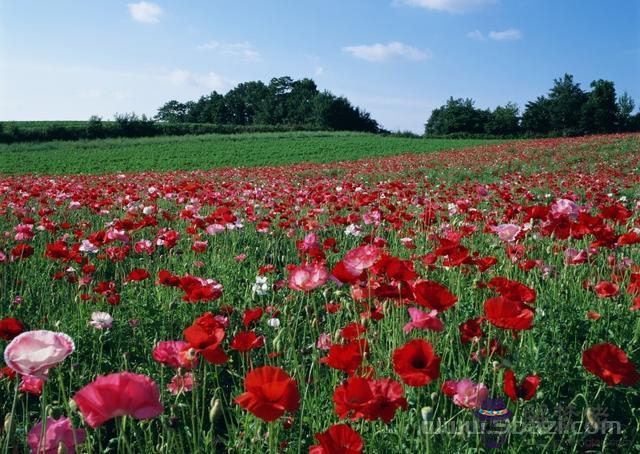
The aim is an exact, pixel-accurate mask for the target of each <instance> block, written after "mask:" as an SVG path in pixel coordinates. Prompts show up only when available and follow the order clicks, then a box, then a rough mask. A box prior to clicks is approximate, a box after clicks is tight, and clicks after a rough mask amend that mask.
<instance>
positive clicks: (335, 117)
mask: <svg viewBox="0 0 640 454" xmlns="http://www.w3.org/2000/svg"><path fill="white" fill-rule="evenodd" d="M155 119H156V120H158V121H161V122H167V123H208V124H209V123H210V124H229V125H239V126H248V125H270V126H305V127H308V128H310V129H325V130H334V131H363V132H374V133H376V132H380V128H379V126H378V123H377V122H376V121H375V120H374V119H373V118H371V115H370V114H369V113H368V112H366V111H364V110H362V109H360V108H359V107H356V106H353V105H352V104H351V102H350V101H349V100H348V99H347V98H345V97H342V96H335V95H333V94H332V93H330V92H329V91H326V90H325V91H322V92H321V91H319V90H318V87H317V86H316V83H315V82H314V81H313V80H312V79H308V78H304V79H300V80H294V79H292V78H291V77H288V76H285V77H274V78H273V79H271V81H270V82H269V84H268V85H267V84H265V83H264V82H262V81H251V82H243V83H241V84H238V85H237V86H236V87H234V88H233V89H232V90H229V91H228V92H227V93H226V94H225V95H222V94H220V93H218V92H216V91H214V92H213V93H211V94H210V95H208V96H201V97H200V99H198V100H197V101H188V102H185V103H181V102H178V101H176V100H171V101H169V102H167V103H166V104H164V105H163V106H162V107H160V109H158V113H157V114H156V116H155Z"/></svg>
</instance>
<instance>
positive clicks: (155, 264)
mask: <svg viewBox="0 0 640 454" xmlns="http://www.w3.org/2000/svg"><path fill="white" fill-rule="evenodd" d="M278 137H280V135H270V136H263V135H261V136H255V137H237V138H233V137H210V138H208V139H207V140H203V139H202V138H201V137H197V138H188V139H186V140H185V141H181V140H171V141H166V140H164V139H163V140H157V139H148V140H141V141H123V142H120V141H113V142H112V141H109V142H103V143H101V144H97V145H95V148H93V151H92V149H87V150H86V152H85V151H82V148H79V147H82V146H94V145H93V143H92V144H75V147H76V148H73V145H71V146H69V144H55V147H56V148H54V149H47V147H44V148H42V149H38V147H35V146H34V147H32V148H30V149H24V148H15V149H13V151H11V149H10V148H5V149H3V151H2V155H1V156H2V158H3V164H2V165H3V166H6V163H5V162H4V157H5V156H9V157H12V156H13V157H12V158H11V159H13V160H12V166H13V170H12V172H13V173H19V172H29V171H31V172H44V173H47V174H48V173H60V174H61V175H58V176H55V175H54V176H51V175H42V176H40V175H33V174H31V175H3V176H0V231H2V232H4V234H3V235H0V314H1V315H0V350H4V352H5V355H4V357H5V360H6V361H7V366H8V367H4V366H5V364H2V363H0V416H2V417H3V418H4V424H3V429H0V452H1V453H2V454H7V453H13V452H20V453H21V452H27V450H28V449H29V447H30V448H31V450H32V452H38V451H42V449H40V450H38V443H39V440H40V443H41V448H42V443H43V442H44V443H45V444H46V445H45V446H44V447H45V448H46V452H47V453H55V452H71V449H70V448H71V447H72V446H73V445H77V446H78V452H91V453H94V452H95V453H98V452H100V453H115V452H117V453H142V452H144V453H147V452H149V453H151V452H171V453H183V452H193V453H213V452H216V453H226V452H233V453H273V454H276V453H296V454H297V453H304V454H306V453H308V452H311V453H312V454H333V453H348V454H359V453H361V452H365V453H367V454H396V453H398V454H399V453H476V452H508V453H513V454H516V453H518V454H520V453H536V454H537V453H547V452H559V453H560V452H562V453H565V452H569V453H583V452H625V453H626V452H639V451H640V409H639V408H640V407H639V404H640V388H639V386H638V385H639V384H640V373H639V372H638V366H639V365H640V265H639V264H640V247H638V245H639V244H640V164H639V163H640V136H638V135H626V136H622V135H618V136H599V137H583V138H573V139H545V140H538V141H516V142H511V143H507V144H497V145H482V146H476V147H472V148H466V149H453V148H455V147H454V145H453V144H455V146H462V145H464V144H465V143H464V142H449V141H447V142H433V141H421V140H416V141H413V140H409V141H402V140H397V139H390V138H389V139H385V138H379V137H372V136H366V135H353V134H333V135H330V136H328V138H327V137H323V136H318V135H314V134H293V135H284V136H283V138H282V139H281V140H278V139H277V138H278ZM118 143H122V144H123V148H122V149H120V148H118V146H117V144H118ZM154 144H155V145H157V146H155V147H154ZM180 144H182V145H183V148H181V149H180V147H179V146H178V145H180ZM467 144H468V143H467ZM214 145H217V146H218V147H217V148H216V147H215V146H214ZM329 145H331V146H329ZM50 147H51V146H50ZM58 147H59V148H58ZM394 147H395V148H394ZM439 148H440V150H439V151H438V149H439ZM217 150H220V151H217ZM252 150H253V153H252ZM256 150H258V151H256ZM261 150H266V151H261ZM406 150H413V151H415V152H417V151H420V150H422V151H430V152H429V153H409V154H404V155H394V156H385V157H383V155H391V154H394V153H396V152H398V151H406ZM30 153H33V155H32V158H31V160H27V158H26V157H28V156H31V155H30ZM155 153H158V155H157V156H156V154H155ZM262 153H264V154H262ZM191 154H193V156H191ZM110 155H114V156H115V157H116V158H117V160H116V161H111V160H110V159H109V156H110ZM371 155H375V156H379V157H376V158H370V159H361V160H356V161H353V160H351V161H343V162H329V161H331V160H335V159H354V158H357V157H363V156H371ZM127 157H128V158H129V161H127V160H126V158H127ZM160 157H163V159H160ZM216 157H217V160H216ZM299 161H317V162H316V163H310V162H304V163H300V162H299ZM127 162H129V163H128V164H127ZM274 162H280V163H282V162H291V163H293V162H298V163H297V164H289V165H285V166H277V167H275V166H271V167H257V168H251V167H241V168H221V169H212V170H193V171H171V172H159V171H157V170H159V169H174V168H192V167H202V168H205V167H213V166H216V165H227V166H229V165H248V164H250V163H262V164H264V163H274ZM154 166H156V168H155V170H156V171H154V172H141V173H130V174H126V175H114V174H106V175H78V174H75V175H73V174H71V173H72V172H95V173H107V172H110V171H114V170H134V169H137V170H141V169H145V170H148V169H150V168H152V167H154ZM65 171H66V172H68V174H62V173H63V172H65ZM35 330H48V331H50V333H45V334H34V333H33V332H32V331H35ZM21 332H24V333H23V334H21V335H19V333H21ZM55 333H57V334H55ZM59 333H64V335H63V334H59ZM16 336H17V337H16ZM36 336H42V337H38V338H37V339H39V340H37V341H36V340H34V339H36ZM67 336H68V337H67ZM69 337H70V338H71V339H72V340H73V342H74V346H73V347H72V346H71V344H70V342H69ZM44 378H46V380H45V379H44ZM486 398H492V399H499V400H501V402H497V401H495V404H496V406H494V407H493V408H492V407H489V406H488V405H489V404H488V403H487V402H489V401H488V399H486ZM481 410H482V411H484V410H496V411H502V415H501V416H504V415H506V418H507V422H504V421H503V424H504V425H503V426H502V429H501V430H503V431H504V433H503V435H500V436H499V435H497V434H496V433H495V431H496V430H497V429H496V427H495V426H486V425H485V426H481V425H480V424H479V422H480V421H481V420H482V418H485V419H486V418H489V417H488V416H487V417H485V416H482V415H483V414H482V413H480V411H481ZM481 416H482V417H481ZM67 418H68V419H67ZM39 421H47V423H46V424H47V427H51V428H52V429H53V428H55V429H56V430H51V431H49V432H47V431H46V430H45V429H43V427H42V425H38V423H39ZM71 425H73V427H74V428H75V431H74V430H72V427H71ZM491 427H493V429H491ZM491 430H493V431H494V433H493V434H492V433H491ZM50 432H51V433H50ZM494 442H495V443H498V444H499V445H500V446H501V448H500V450H499V451H492V450H491V449H490V448H489V446H491V443H494ZM336 444H337V445H338V446H342V447H343V448H345V449H344V450H339V449H337V448H336V447H335V446H336ZM60 446H62V447H60ZM314 446H315V448H314ZM332 446H333V447H332ZM346 447H349V448H350V449H349V450H347V449H346ZM310 449H311V451H310Z"/></svg>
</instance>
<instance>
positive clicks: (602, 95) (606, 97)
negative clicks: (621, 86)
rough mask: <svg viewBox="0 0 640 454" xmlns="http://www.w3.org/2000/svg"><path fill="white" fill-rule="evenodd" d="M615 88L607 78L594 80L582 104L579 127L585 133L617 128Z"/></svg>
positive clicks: (617, 109)
mask: <svg viewBox="0 0 640 454" xmlns="http://www.w3.org/2000/svg"><path fill="white" fill-rule="evenodd" d="M618 117H619V108H618V103H617V101H616V88H615V85H614V84H613V82H611V81H609V80H603V79H599V80H594V81H593V82H591V91H590V92H589V94H588V95H587V101H586V102H585V103H584V104H583V106H582V118H581V129H582V130H583V131H584V132H586V133H607V132H614V131H616V130H617V129H618Z"/></svg>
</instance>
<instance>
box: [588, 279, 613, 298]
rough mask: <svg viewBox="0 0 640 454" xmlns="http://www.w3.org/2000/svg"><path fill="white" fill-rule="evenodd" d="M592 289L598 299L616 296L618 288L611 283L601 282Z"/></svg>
mask: <svg viewBox="0 0 640 454" xmlns="http://www.w3.org/2000/svg"><path fill="white" fill-rule="evenodd" d="M593 289H594V290H595V292H596V295H598V298H611V297H613V296H616V295H617V294H618V290H619V287H618V285H617V284H614V283H612V282H607V281H601V282H599V283H598V284H597V285H596V286H595V287H594V288H593Z"/></svg>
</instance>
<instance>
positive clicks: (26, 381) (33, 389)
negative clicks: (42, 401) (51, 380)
mask: <svg viewBox="0 0 640 454" xmlns="http://www.w3.org/2000/svg"><path fill="white" fill-rule="evenodd" d="M42 386H44V380H43V379H42V378H37V377H33V376H31V375H22V377H21V381H20V387H19V388H18V390H20V391H22V392H23V393H29V394H33V395H34V396H39V395H41V394H42Z"/></svg>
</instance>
